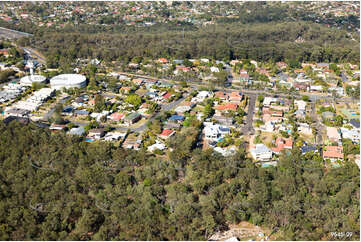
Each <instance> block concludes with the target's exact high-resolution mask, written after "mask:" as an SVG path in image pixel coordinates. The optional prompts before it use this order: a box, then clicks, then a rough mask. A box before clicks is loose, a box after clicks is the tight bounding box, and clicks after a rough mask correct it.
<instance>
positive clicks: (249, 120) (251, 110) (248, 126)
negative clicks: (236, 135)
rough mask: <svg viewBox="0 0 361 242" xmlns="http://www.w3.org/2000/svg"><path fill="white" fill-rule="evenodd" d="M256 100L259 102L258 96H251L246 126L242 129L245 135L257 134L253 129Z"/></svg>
mask: <svg viewBox="0 0 361 242" xmlns="http://www.w3.org/2000/svg"><path fill="white" fill-rule="evenodd" d="M256 100H257V94H251V95H249V103H248V112H247V119H246V124H245V125H244V126H243V127H242V133H243V135H247V134H254V132H255V130H254V128H253V116H254V109H255V106H256Z"/></svg>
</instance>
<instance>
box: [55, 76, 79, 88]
mask: <svg viewBox="0 0 361 242" xmlns="http://www.w3.org/2000/svg"><path fill="white" fill-rule="evenodd" d="M50 86H51V87H52V88H54V89H57V90H59V89H62V88H75V87H76V88H83V87H85V86H86V77H85V76H83V75H80V74H61V75H58V76H55V77H53V78H51V79H50Z"/></svg>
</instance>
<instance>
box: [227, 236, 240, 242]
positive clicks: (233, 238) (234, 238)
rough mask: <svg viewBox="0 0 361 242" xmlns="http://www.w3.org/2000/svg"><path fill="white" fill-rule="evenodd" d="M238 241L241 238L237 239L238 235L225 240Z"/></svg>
mask: <svg viewBox="0 0 361 242" xmlns="http://www.w3.org/2000/svg"><path fill="white" fill-rule="evenodd" d="M237 241H239V240H238V239H237V237H231V238H229V239H226V240H225V241H224V242H237Z"/></svg>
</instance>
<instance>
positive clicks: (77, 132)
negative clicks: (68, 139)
mask: <svg viewBox="0 0 361 242" xmlns="http://www.w3.org/2000/svg"><path fill="white" fill-rule="evenodd" d="M84 133H85V130H84V127H82V126H80V127H78V128H72V129H71V130H70V131H69V134H71V135H78V136H82V135H83V134H84Z"/></svg>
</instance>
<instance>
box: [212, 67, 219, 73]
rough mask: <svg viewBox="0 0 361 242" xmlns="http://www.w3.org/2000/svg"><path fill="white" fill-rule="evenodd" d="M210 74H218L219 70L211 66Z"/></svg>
mask: <svg viewBox="0 0 361 242" xmlns="http://www.w3.org/2000/svg"><path fill="white" fill-rule="evenodd" d="M211 72H219V68H218V67H215V66H212V67H211Z"/></svg>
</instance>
